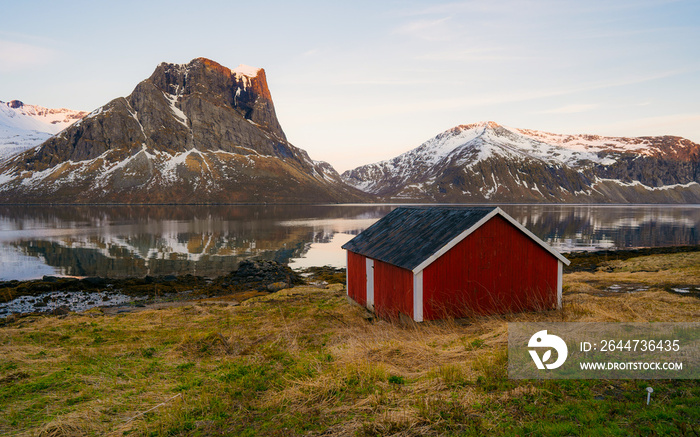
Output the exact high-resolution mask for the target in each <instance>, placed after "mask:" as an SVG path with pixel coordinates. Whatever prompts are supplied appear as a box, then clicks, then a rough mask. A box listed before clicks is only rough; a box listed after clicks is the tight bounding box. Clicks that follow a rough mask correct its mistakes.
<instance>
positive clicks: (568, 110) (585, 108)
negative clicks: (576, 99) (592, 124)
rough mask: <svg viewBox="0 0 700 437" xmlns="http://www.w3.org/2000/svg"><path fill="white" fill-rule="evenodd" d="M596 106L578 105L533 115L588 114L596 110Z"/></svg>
mask: <svg viewBox="0 0 700 437" xmlns="http://www.w3.org/2000/svg"><path fill="white" fill-rule="evenodd" d="M597 107H598V105H596V104H579V105H566V106H562V107H560V108H554V109H547V110H545V111H538V112H535V114H577V113H580V112H588V111H592V110H593V109H595V108H597Z"/></svg>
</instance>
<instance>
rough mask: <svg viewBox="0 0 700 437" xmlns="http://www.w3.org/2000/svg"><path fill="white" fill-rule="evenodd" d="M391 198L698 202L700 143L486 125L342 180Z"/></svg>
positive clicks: (456, 131)
mask: <svg viewBox="0 0 700 437" xmlns="http://www.w3.org/2000/svg"><path fill="white" fill-rule="evenodd" d="M342 178H343V180H344V181H345V182H346V183H348V184H350V185H352V186H354V187H356V188H358V189H361V190H363V191H365V192H367V193H371V194H375V195H378V196H380V197H381V198H383V199H385V200H401V201H430V202H482V201H500V202H586V203H588V202H621V203H628V202H630V203H635V202H642V203H646V202H653V203H656V202H661V203H666V202H669V203H675V202H679V203H696V202H700V184H699V183H698V182H700V145H698V144H695V143H693V142H692V141H689V140H687V139H684V138H680V137H672V136H662V137H639V138H624V137H602V136H598V135H560V134H552V133H547V132H539V131H534V130H528V129H516V128H508V127H505V126H501V125H498V124H496V123H494V122H480V123H475V124H469V125H461V126H457V127H455V128H452V129H449V130H447V131H445V132H443V133H441V134H439V135H437V136H436V137H434V138H432V139H430V140H428V141H426V142H425V143H423V144H421V145H420V146H418V147H417V148H415V149H413V150H410V151H408V152H406V153H404V154H402V155H399V156H397V157H395V158H393V159H389V160H386V161H381V162H378V163H375V164H369V165H364V166H361V167H358V168H355V169H353V170H348V171H346V172H345V173H343V174H342Z"/></svg>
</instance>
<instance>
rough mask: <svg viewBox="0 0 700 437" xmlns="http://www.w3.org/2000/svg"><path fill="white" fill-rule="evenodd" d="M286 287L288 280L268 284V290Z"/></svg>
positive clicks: (278, 289)
mask: <svg viewBox="0 0 700 437" xmlns="http://www.w3.org/2000/svg"><path fill="white" fill-rule="evenodd" d="M284 288H287V283H286V282H273V283H272V284H268V286H267V291H272V292H274V291H280V290H282V289H284Z"/></svg>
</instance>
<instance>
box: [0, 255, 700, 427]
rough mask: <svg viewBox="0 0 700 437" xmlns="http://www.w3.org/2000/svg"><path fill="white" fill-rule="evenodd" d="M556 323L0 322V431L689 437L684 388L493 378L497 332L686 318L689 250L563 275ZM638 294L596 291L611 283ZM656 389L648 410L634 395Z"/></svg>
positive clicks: (691, 271) (303, 313) (271, 305)
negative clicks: (526, 326)
mask: <svg viewBox="0 0 700 437" xmlns="http://www.w3.org/2000/svg"><path fill="white" fill-rule="evenodd" d="M564 284H565V291H564V309H563V310H561V311H547V312H541V313H529V314H512V315H504V316H497V317H479V318H473V319H469V320H459V321H454V320H448V321H442V322H434V323H422V324H418V325H412V324H406V325H402V324H400V323H390V322H387V321H381V320H372V319H371V318H369V317H367V314H366V313H365V312H364V311H363V310H362V309H361V308H359V307H357V306H354V305H352V304H350V303H348V301H347V300H346V298H345V297H344V296H345V292H344V290H343V288H342V286H341V285H333V286H331V287H330V288H329V289H327V290H323V289H318V288H312V287H304V286H302V287H296V288H293V289H289V290H283V291H281V292H279V293H275V294H270V295H267V296H262V297H257V298H253V299H250V300H248V301H245V302H243V304H242V305H240V306H233V305H228V304H226V303H221V302H210V301H193V302H189V303H185V304H184V305H182V306H177V307H169V308H162V309H158V310H155V309H152V310H144V311H138V312H132V313H126V314H118V315H106V314H104V313H102V312H101V311H100V310H91V311H88V312H86V313H82V314H70V315H67V316H29V317H22V318H18V319H13V320H12V321H6V323H5V324H4V325H2V326H0V435H4V434H9V435H42V436H81V435H113V436H123V435H130V436H141V435H153V436H160V435H171V436H179V435H250V436H254V435H270V436H273V435H279V436H294V435H347V436H374V435H397V436H420V435H547V436H549V435H561V436H568V435H586V436H590V435H601V436H603V435H690V436H697V435H700V408H698V405H700V384H698V381H692V380H691V381H678V380H676V381H673V380H664V381H652V382H649V381H635V380H564V381H513V380H509V379H508V378H507V371H506V369H507V353H506V347H507V331H506V323H507V322H509V321H582V322H587V321H638V322H643V321H667V322H680V321H697V317H698V315H699V314H700V299H698V297H697V296H693V295H679V294H672V293H669V292H667V291H665V290H666V289H668V288H669V287H678V286H681V287H682V286H687V285H694V284H700V253H698V252H696V253H683V254H673V255H654V256H648V257H639V258H630V259H627V260H624V261H610V262H606V263H605V264H604V265H601V266H600V268H599V269H598V270H597V271H596V272H577V273H570V274H566V275H565V276H564ZM616 285H622V286H630V287H638V288H644V289H645V291H640V292H635V293H630V294H627V293H610V292H604V291H602V290H605V289H607V288H610V287H611V286H616ZM649 385H652V386H653V387H654V395H653V402H652V403H651V405H649V406H647V405H646V391H645V388H646V387H647V386H649Z"/></svg>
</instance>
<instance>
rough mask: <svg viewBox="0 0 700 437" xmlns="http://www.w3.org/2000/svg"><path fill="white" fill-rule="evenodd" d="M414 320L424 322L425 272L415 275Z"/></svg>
mask: <svg viewBox="0 0 700 437" xmlns="http://www.w3.org/2000/svg"><path fill="white" fill-rule="evenodd" d="M413 320H414V321H416V322H422V321H423V272H422V271H421V272H418V273H415V274H414V275H413Z"/></svg>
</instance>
